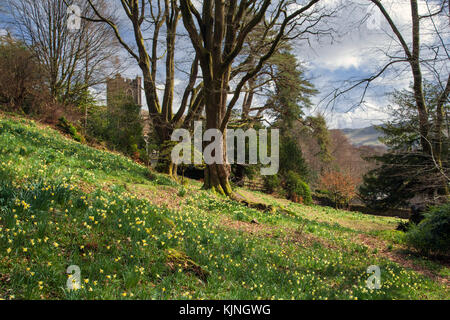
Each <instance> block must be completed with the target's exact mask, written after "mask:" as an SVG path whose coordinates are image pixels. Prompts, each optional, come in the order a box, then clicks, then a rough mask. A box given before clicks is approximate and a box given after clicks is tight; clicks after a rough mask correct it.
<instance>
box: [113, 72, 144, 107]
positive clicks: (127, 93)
mask: <svg viewBox="0 0 450 320" xmlns="http://www.w3.org/2000/svg"><path fill="white" fill-rule="evenodd" d="M127 98H129V99H130V100H131V101H132V102H133V103H135V104H137V105H139V106H142V78H141V77H136V79H126V78H122V76H121V75H120V74H117V75H116V76H115V77H114V78H112V79H108V80H107V81H106V99H107V105H108V107H112V106H114V103H115V102H116V101H119V100H122V101H123V100H124V99H127Z"/></svg>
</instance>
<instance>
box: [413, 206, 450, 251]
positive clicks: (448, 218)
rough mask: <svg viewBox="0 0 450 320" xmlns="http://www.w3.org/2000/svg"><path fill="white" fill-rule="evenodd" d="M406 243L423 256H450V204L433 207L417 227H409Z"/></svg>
mask: <svg viewBox="0 0 450 320" xmlns="http://www.w3.org/2000/svg"><path fill="white" fill-rule="evenodd" d="M406 242H407V243H408V244H409V245H410V246H412V247H414V248H416V249H418V250H419V251H421V252H422V253H425V254H443V255H449V254H450V203H447V204H444V205H442V206H439V207H433V208H431V209H430V210H429V211H428V212H426V213H425V219H424V220H422V221H421V222H420V223H419V224H418V225H417V226H416V225H411V228H410V230H409V231H408V232H407V233H406Z"/></svg>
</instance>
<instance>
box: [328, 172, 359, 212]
mask: <svg viewBox="0 0 450 320" xmlns="http://www.w3.org/2000/svg"><path fill="white" fill-rule="evenodd" d="M320 186H321V188H322V189H323V190H325V191H326V192H327V193H328V194H329V196H330V197H331V199H332V200H333V202H334V204H335V206H336V208H338V207H340V206H349V204H350V201H351V200H352V199H353V198H354V197H355V196H356V181H355V179H354V178H353V177H352V176H351V175H350V174H346V173H343V172H339V171H332V170H331V171H328V172H325V173H324V174H323V175H322V176H321V178H320Z"/></svg>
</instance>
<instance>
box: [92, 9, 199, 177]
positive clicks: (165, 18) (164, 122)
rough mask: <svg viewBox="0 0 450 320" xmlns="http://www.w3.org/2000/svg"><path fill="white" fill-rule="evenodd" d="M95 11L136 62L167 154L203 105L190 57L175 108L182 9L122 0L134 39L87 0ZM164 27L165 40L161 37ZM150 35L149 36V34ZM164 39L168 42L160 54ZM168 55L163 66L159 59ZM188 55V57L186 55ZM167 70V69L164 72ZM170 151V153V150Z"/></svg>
mask: <svg viewBox="0 0 450 320" xmlns="http://www.w3.org/2000/svg"><path fill="white" fill-rule="evenodd" d="M87 2H88V3H89V5H90V7H91V8H92V9H93V10H94V12H95V13H96V18H95V19H90V18H87V17H85V18H86V19H87V20H89V21H93V22H102V23H103V24H106V25H107V26H109V27H110V28H111V30H113V32H114V34H115V37H116V39H117V40H118V42H119V43H120V44H121V46H122V47H123V48H124V49H125V50H126V51H127V52H128V54H129V55H130V56H131V57H132V58H133V59H134V60H135V61H136V63H137V64H138V66H139V68H140V69H141V71H142V74H143V78H144V91H145V96H146V101H147V106H148V109H149V115H150V120H151V122H152V125H153V128H154V130H155V132H156V134H157V136H158V139H159V143H160V146H161V150H160V154H167V153H168V152H167V150H166V149H167V148H170V145H168V144H167V142H168V141H170V138H171V134H172V132H173V130H174V129H175V128H177V127H181V126H185V125H186V124H187V123H189V122H190V121H191V120H192V118H193V117H194V116H195V115H196V114H197V113H198V110H199V108H201V106H203V96H202V95H200V94H199V93H200V92H201V90H202V83H201V82H199V81H197V80H199V79H198V59H197V57H195V55H194V56H193V57H192V59H191V69H190V71H189V72H187V73H188V74H189V76H188V78H189V79H188V81H187V85H186V87H185V90H184V93H183V95H182V100H181V104H180V106H179V108H178V111H177V112H176V113H175V112H174V111H173V104H174V83H175V66H176V64H175V62H176V61H175V53H176V50H175V44H176V41H177V30H178V24H179V23H178V22H179V20H180V18H181V14H180V8H179V7H178V5H177V3H176V1H175V0H154V1H152V0H149V1H146V0H142V1H139V0H120V5H121V7H122V10H123V13H124V14H125V16H126V20H127V25H128V26H130V27H131V30H132V34H133V37H134V39H133V40H129V39H126V38H125V36H124V34H125V33H126V31H123V30H122V29H121V28H120V26H119V24H118V22H117V21H116V20H115V19H113V18H112V17H108V16H107V15H105V14H103V13H102V12H101V11H100V10H99V8H98V7H97V5H96V3H95V1H93V0H87ZM164 30H165V39H164V40H162V37H163V32H164ZM147 34H148V35H149V36H146V35H147ZM161 42H163V43H164V44H165V48H164V50H163V53H162V54H161V52H160V51H161V48H160V45H161ZM162 57H165V62H164V63H165V65H164V67H159V62H160V61H161V60H162ZM184 58H186V57H184ZM162 70H164V72H162ZM158 76H159V77H162V78H164V81H163V82H164V88H163V89H162V92H163V94H162V99H161V98H160V97H159V95H158V90H159V88H158V83H157V81H158ZM169 154H170V152H169ZM161 160H162V161H163V162H166V163H167V165H166V166H163V168H162V169H163V170H164V171H166V172H167V173H169V174H176V166H175V164H173V163H172V162H171V161H169V160H168V159H161Z"/></svg>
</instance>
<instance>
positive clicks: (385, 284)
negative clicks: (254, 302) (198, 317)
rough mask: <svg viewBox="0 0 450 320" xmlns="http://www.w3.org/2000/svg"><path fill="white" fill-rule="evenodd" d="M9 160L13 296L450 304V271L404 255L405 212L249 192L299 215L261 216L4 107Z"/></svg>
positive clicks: (1, 281)
mask: <svg viewBox="0 0 450 320" xmlns="http://www.w3.org/2000/svg"><path fill="white" fill-rule="evenodd" d="M0 164H1V168H0V298H3V299H10V298H16V299H22V298H27V299H28V298H31V299H40V298H45V299H80V298H82V299H129V298H132V299H134V298H138V299H152V298H153V299H203V298H204V299H271V298H273V299H278V298H280V299H291V298H294V299H383V298H384V299H392V298H395V299H405V298H412V299H436V298H437V299H448V298H450V295H449V290H448V289H449V287H448V278H449V269H448V268H446V267H444V266H442V265H439V264H437V263H433V262H430V261H427V260H423V259H421V258H417V257H414V256H409V257H408V256H407V255H406V254H403V253H402V251H401V247H402V246H401V243H402V237H401V234H400V233H398V232H396V231H393V229H394V227H395V224H396V223H397V222H398V220H397V219H394V218H385V217H374V216H368V215H362V214H358V213H349V212H345V211H338V210H334V209H331V208H321V207H315V206H312V207H306V206H302V205H298V204H292V203H289V202H287V201H284V200H279V199H275V198H273V197H271V196H269V195H264V194H260V193H254V192H249V191H246V190H239V192H240V193H241V194H245V196H246V197H247V198H249V199H251V200H253V201H258V202H265V203H268V204H273V205H275V206H277V207H280V206H281V207H284V208H287V209H289V211H291V212H294V213H295V215H289V214H286V213H283V211H277V212H276V213H271V214H269V213H263V212H261V211H256V210H254V209H249V208H246V207H243V206H242V205H240V204H239V203H236V202H234V201H230V200H227V199H224V198H220V197H217V196H215V195H213V194H210V193H208V192H206V191H202V190H200V184H199V183H198V182H195V181H189V183H188V185H187V186H185V187H182V186H180V185H177V184H175V183H174V182H172V181H171V180H169V179H168V178H167V177H165V176H161V175H154V176H152V177H151V178H149V175H148V172H147V170H146V169H145V168H144V167H142V166H139V165H137V164H135V163H133V162H132V161H130V160H128V159H127V158H125V157H122V156H119V155H115V154H112V153H108V152H103V151H99V150H95V149H92V148H89V147H87V146H84V145H81V144H78V143H76V142H73V141H71V140H69V139H67V138H65V137H63V136H61V135H60V134H59V133H57V132H56V131H54V130H51V129H49V128H45V127H42V126H40V125H39V124H36V123H34V122H31V121H28V120H23V119H17V118H16V119H12V118H10V117H5V116H4V115H3V116H2V115H0ZM255 219H256V221H257V223H251V221H252V220H255ZM69 265H78V266H80V268H81V276H82V281H83V282H82V284H83V287H82V288H81V289H80V290H77V291H67V290H65V289H64V288H65V287H66V285H65V284H66V281H67V275H66V274H65V272H66V268H67V267H68V266H69ZM370 265H379V266H380V267H381V269H382V288H381V289H380V290H373V291H371V290H368V289H366V285H365V282H366V279H367V278H368V275H367V274H366V269H367V267H368V266H370ZM410 268H414V269H416V271H414V270H411V269H410ZM205 274H207V275H208V276H207V278H206V279H205Z"/></svg>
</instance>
